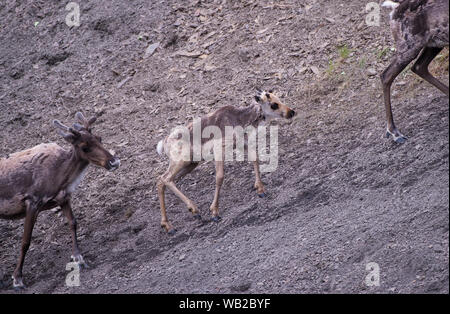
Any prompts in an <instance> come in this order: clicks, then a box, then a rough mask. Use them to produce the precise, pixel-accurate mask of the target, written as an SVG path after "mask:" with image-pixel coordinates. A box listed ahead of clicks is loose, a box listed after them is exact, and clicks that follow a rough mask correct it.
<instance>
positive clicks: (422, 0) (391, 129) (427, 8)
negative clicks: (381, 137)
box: [381, 0, 449, 143]
mask: <svg viewBox="0 0 450 314" xmlns="http://www.w3.org/2000/svg"><path fill="white" fill-rule="evenodd" d="M383 6H384V7H388V8H391V9H392V12H391V14H390V24H391V30H392V34H393V36H394V40H395V44H396V48H397V51H396V55H395V57H394V59H393V60H392V62H391V64H390V65H389V66H388V67H387V68H386V70H384V72H383V73H382V74H381V81H382V83H383V94H384V104H385V107H386V118H387V130H386V136H387V137H388V138H389V137H390V136H391V135H392V137H393V139H394V141H395V142H397V143H404V142H405V140H406V137H405V136H403V135H402V134H401V133H400V131H399V130H397V128H396V127H395V124H394V118H393V116H392V109H391V85H392V82H393V81H394V80H395V78H396V77H397V76H398V75H399V74H400V73H401V72H402V71H403V70H404V69H405V68H406V67H407V66H408V64H410V63H411V61H413V60H414V59H416V57H417V56H419V57H418V58H417V60H416V62H415V63H414V65H413V66H412V68H411V70H412V71H413V72H414V73H416V74H417V75H419V76H420V77H422V78H423V79H424V80H426V81H428V82H429V83H431V84H432V85H434V86H436V87H437V88H438V89H439V90H441V91H442V92H443V93H444V94H446V95H447V96H449V89H448V86H446V85H445V84H443V83H442V82H440V81H439V80H438V79H436V78H435V77H434V76H433V75H431V73H430V72H429V71H428V65H429V64H430V62H431V61H433V59H434V58H435V57H436V56H437V55H438V54H439V52H440V51H441V50H442V49H443V48H444V47H445V46H448V33H449V29H448V28H449V23H448V9H449V1H448V0H394V1H390V0H389V1H385V2H384V3H383ZM419 53H420V55H419Z"/></svg>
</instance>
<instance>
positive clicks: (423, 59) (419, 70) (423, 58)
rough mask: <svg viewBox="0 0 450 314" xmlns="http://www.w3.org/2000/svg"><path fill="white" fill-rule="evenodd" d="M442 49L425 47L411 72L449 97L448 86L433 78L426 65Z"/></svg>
mask: <svg viewBox="0 0 450 314" xmlns="http://www.w3.org/2000/svg"><path fill="white" fill-rule="evenodd" d="M442 49H443V48H435V47H425V49H424V50H423V51H422V53H421V54H420V56H419V58H418V59H417V61H416V63H415V64H414V65H413V67H412V69H411V70H412V71H413V72H414V73H416V74H417V75H419V76H420V77H421V78H423V79H424V80H426V81H427V82H428V83H430V84H432V85H434V86H435V87H436V88H438V89H439V90H440V91H442V92H443V93H444V94H446V95H447V96H449V90H448V86H446V85H445V84H443V83H442V82H441V81H439V80H438V79H437V78H435V77H434V76H433V75H432V74H431V73H430V72H429V70H428V65H429V64H430V63H431V61H433V59H434V58H435V57H436V56H437V55H438V54H439V52H441V51H442Z"/></svg>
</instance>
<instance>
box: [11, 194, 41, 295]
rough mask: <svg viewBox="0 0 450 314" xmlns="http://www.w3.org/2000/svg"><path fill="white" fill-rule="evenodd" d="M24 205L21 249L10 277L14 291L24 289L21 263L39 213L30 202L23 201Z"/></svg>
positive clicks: (28, 246)
mask: <svg viewBox="0 0 450 314" xmlns="http://www.w3.org/2000/svg"><path fill="white" fill-rule="evenodd" d="M25 205H26V216H25V223H24V230H23V237H22V247H21V251H20V256H19V261H18V263H17V266H16V269H15V270H14V273H13V275H12V279H13V287H14V289H25V285H24V283H23V275H22V270H23V263H24V261H25V255H26V254H27V251H28V249H29V248H30V243H31V234H32V233H33V227H34V224H35V223H36V219H37V216H38V213H39V211H38V208H37V207H36V205H34V204H32V203H31V201H29V200H27V201H25Z"/></svg>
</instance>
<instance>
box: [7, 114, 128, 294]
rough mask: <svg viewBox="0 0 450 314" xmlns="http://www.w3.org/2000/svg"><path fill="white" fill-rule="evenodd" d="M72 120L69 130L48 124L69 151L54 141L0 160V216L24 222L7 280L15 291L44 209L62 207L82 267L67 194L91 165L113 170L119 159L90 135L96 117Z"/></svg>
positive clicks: (65, 127)
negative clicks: (16, 256) (10, 277)
mask: <svg viewBox="0 0 450 314" xmlns="http://www.w3.org/2000/svg"><path fill="white" fill-rule="evenodd" d="M75 117H76V119H77V120H78V123H75V124H73V126H72V127H67V126H65V125H63V124H62V123H61V122H59V121H57V120H54V121H53V124H54V126H55V127H56V128H57V130H58V133H59V134H60V135H61V136H62V137H63V138H64V139H65V140H66V141H67V142H69V143H70V144H71V145H72V147H71V149H70V150H65V149H63V148H62V147H60V146H59V145H57V144H54V143H51V144H40V145H38V146H35V147H33V148H31V149H28V150H24V151H21V152H18V153H14V154H11V155H10V156H8V157H7V158H3V159H0V218H2V219H21V218H25V224H24V233H23V238H22V247H21V252H20V256H19V261H18V263H17V267H16V269H15V271H14V273H13V276H12V279H13V285H14V288H24V287H25V285H24V283H23V279H22V268H23V264H24V260H25V255H26V253H27V250H28V248H29V246H30V242H31V234H32V232H33V227H34V224H35V222H36V219H37V216H38V214H39V213H40V212H41V211H43V210H48V209H52V208H55V207H58V206H59V207H61V210H62V211H63V213H64V214H65V216H66V217H67V219H68V221H69V224H70V228H71V232H72V250H73V253H72V259H73V260H74V261H75V262H77V263H78V264H79V265H81V266H87V265H86V263H85V262H84V260H83V257H82V255H81V254H80V250H79V248H78V241H77V223H76V220H75V218H74V216H73V213H72V207H71V202H70V200H71V196H72V193H73V192H74V191H75V189H76V188H77V186H78V185H79V183H80V182H81V180H82V178H83V176H84V174H85V173H86V170H87V168H88V165H89V164H90V163H92V164H95V165H97V166H101V167H104V168H106V169H107V170H115V169H117V168H118V167H119V165H120V160H119V159H118V158H116V157H113V156H112V155H111V154H110V153H109V152H108V151H107V150H106V149H105V148H103V146H102V144H101V138H100V137H98V136H95V135H94V134H92V131H91V125H92V124H93V123H94V122H95V121H96V118H95V117H94V118H91V119H89V120H88V119H86V118H85V117H84V116H83V114H82V113H80V112H78V113H77V114H76V115H75Z"/></svg>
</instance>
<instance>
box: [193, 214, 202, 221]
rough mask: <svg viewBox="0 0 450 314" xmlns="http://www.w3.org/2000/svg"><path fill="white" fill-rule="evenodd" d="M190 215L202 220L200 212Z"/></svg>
mask: <svg viewBox="0 0 450 314" xmlns="http://www.w3.org/2000/svg"><path fill="white" fill-rule="evenodd" d="M192 217H194V219H195V220H202V216H201V215H200V214H195V215H193V216H192Z"/></svg>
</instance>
